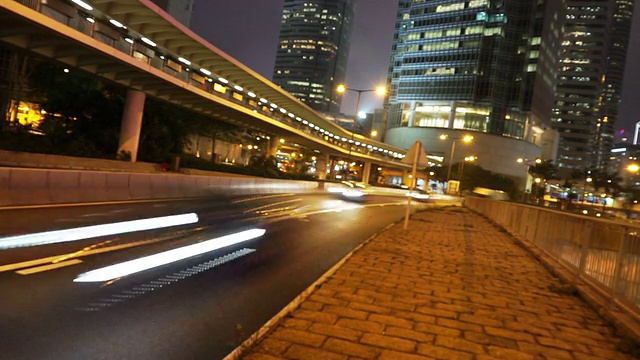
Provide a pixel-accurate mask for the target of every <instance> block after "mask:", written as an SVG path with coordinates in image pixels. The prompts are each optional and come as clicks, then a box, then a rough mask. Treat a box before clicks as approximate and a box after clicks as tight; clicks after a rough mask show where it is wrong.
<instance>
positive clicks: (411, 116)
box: [407, 101, 417, 127]
mask: <svg viewBox="0 0 640 360" xmlns="http://www.w3.org/2000/svg"><path fill="white" fill-rule="evenodd" d="M416 105H417V103H416V102H415V101H412V102H411V110H409V124H407V126H408V127H412V126H413V122H414V118H415V116H416Z"/></svg>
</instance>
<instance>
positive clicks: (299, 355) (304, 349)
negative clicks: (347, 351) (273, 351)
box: [284, 345, 347, 360]
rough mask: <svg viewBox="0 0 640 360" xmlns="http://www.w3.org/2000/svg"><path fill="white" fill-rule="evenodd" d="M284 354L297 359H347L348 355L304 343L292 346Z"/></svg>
mask: <svg viewBox="0 0 640 360" xmlns="http://www.w3.org/2000/svg"><path fill="white" fill-rule="evenodd" d="M284 355H285V357H286V358H287V359H296V360H347V355H344V354H337V353H334V352H331V351H327V350H324V349H317V348H313V347H308V346H303V345H293V346H291V348H289V350H287V352H286V353H285V354H284Z"/></svg>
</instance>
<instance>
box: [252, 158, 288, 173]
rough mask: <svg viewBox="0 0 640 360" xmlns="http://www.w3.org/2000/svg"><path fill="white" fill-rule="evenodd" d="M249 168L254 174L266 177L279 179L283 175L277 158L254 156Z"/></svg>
mask: <svg viewBox="0 0 640 360" xmlns="http://www.w3.org/2000/svg"><path fill="white" fill-rule="evenodd" d="M247 168H248V169H250V170H251V171H252V173H254V174H257V175H260V176H264V177H270V178H278V177H281V175H282V172H281V171H280V169H278V163H277V161H276V157H275V156H266V155H253V156H251V157H250V158H249V165H247Z"/></svg>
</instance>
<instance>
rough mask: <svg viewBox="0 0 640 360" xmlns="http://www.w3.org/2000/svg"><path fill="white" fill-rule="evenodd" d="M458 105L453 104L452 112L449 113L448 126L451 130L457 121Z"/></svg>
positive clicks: (453, 102)
mask: <svg viewBox="0 0 640 360" xmlns="http://www.w3.org/2000/svg"><path fill="white" fill-rule="evenodd" d="M456 104H457V103H456V102H455V101H452V102H451V112H449V124H447V125H448V128H449V129H453V123H454V122H455V120H456V107H457V105H456Z"/></svg>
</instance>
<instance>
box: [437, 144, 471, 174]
mask: <svg viewBox="0 0 640 360" xmlns="http://www.w3.org/2000/svg"><path fill="white" fill-rule="evenodd" d="M449 139H451V156H450V158H449V169H448V170H447V183H448V182H449V179H451V165H453V155H454V154H455V151H456V142H457V141H458V140H462V141H463V142H465V143H467V144H468V143H470V142H471V141H473V136H471V135H465V136H463V137H461V138H452V137H449V135H446V134H442V135H440V140H449Z"/></svg>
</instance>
